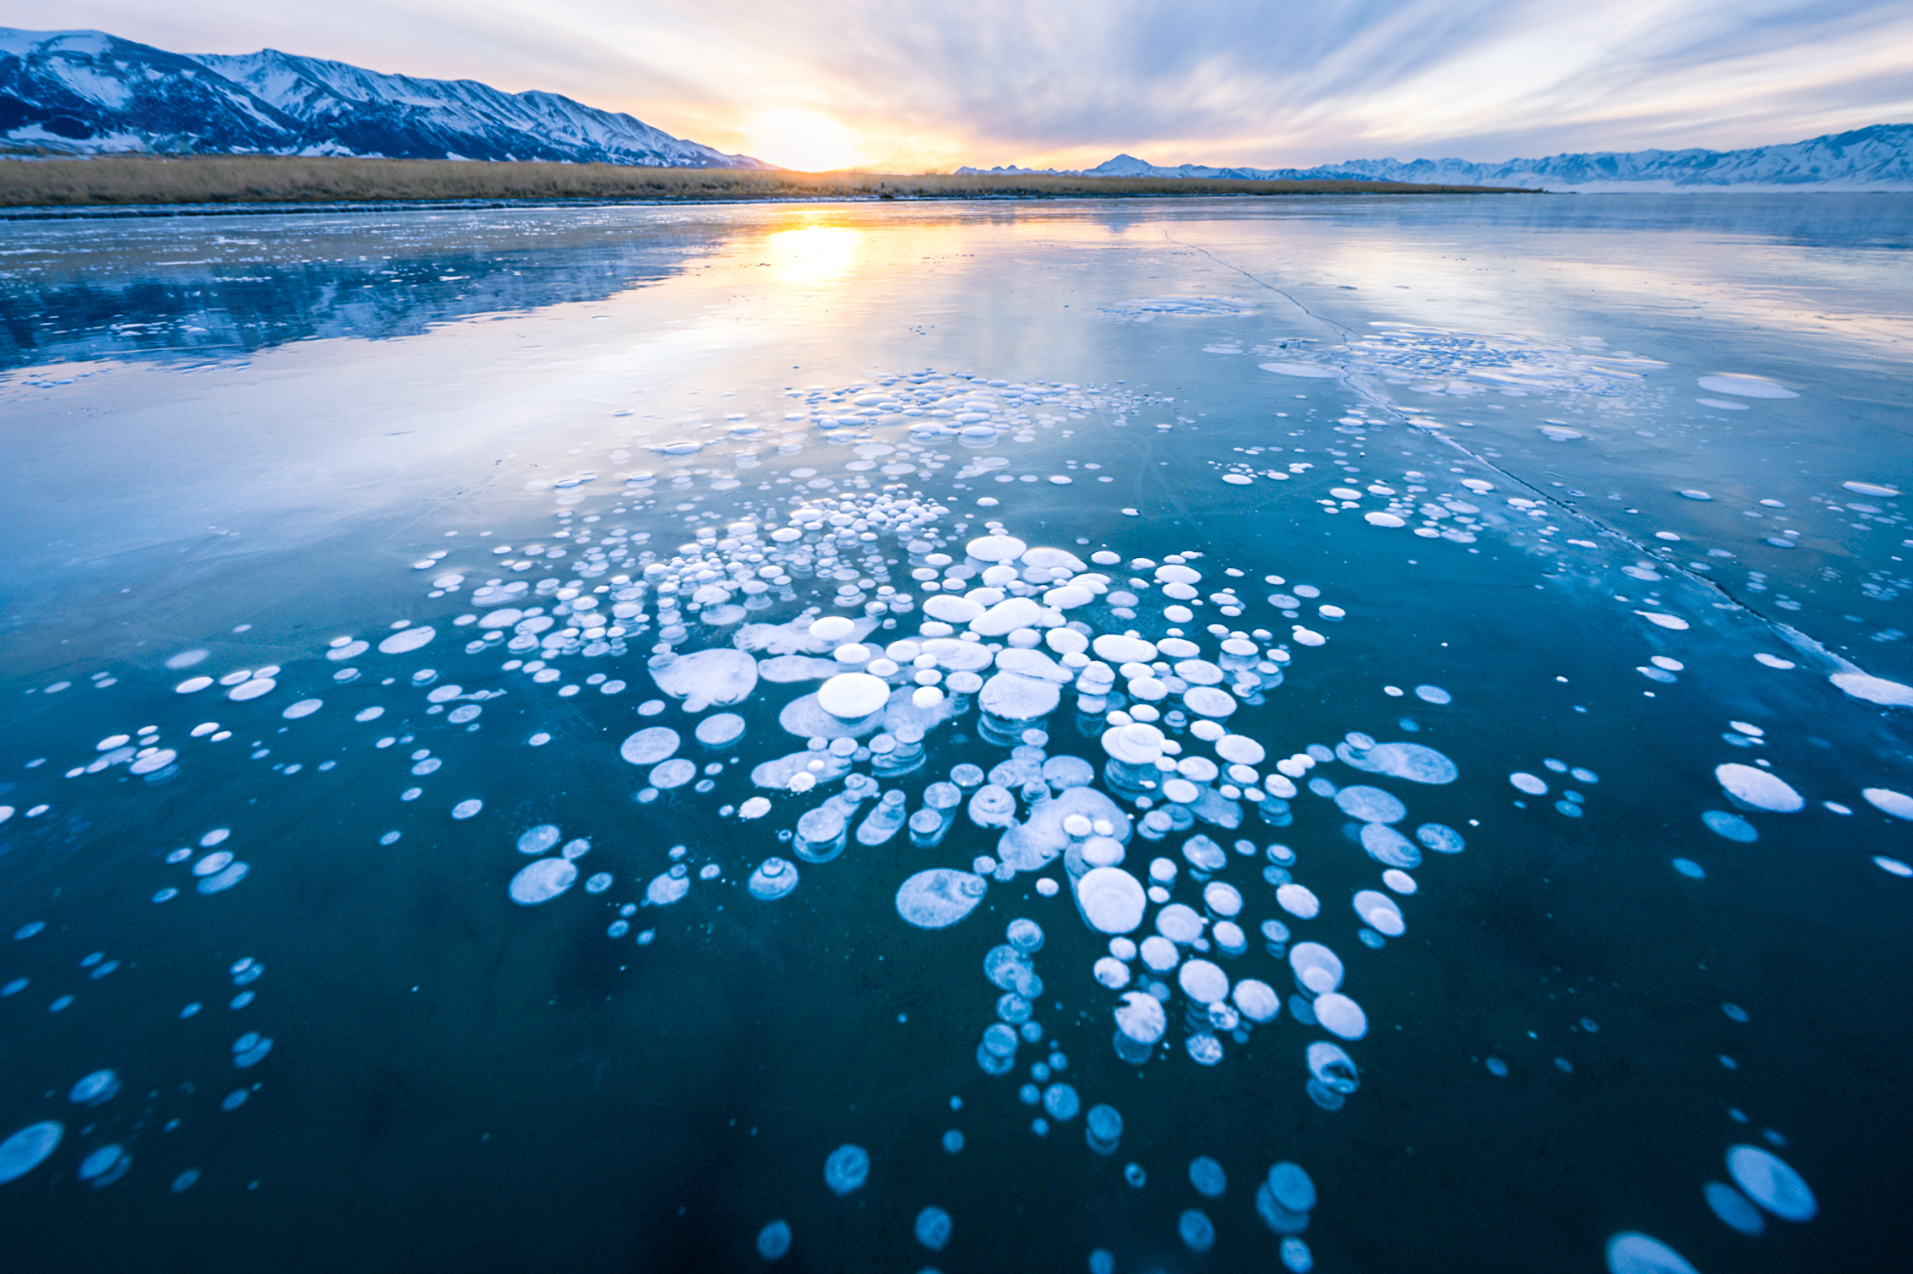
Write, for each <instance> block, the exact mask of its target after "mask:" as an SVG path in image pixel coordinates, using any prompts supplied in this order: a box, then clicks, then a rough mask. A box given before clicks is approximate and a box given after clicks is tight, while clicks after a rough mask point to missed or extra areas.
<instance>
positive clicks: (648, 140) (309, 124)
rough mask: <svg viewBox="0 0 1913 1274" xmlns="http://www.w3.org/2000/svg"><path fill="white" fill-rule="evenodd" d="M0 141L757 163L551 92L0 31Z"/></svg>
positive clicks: (116, 147)
mask: <svg viewBox="0 0 1913 1274" xmlns="http://www.w3.org/2000/svg"><path fill="white" fill-rule="evenodd" d="M0 138H4V141H3V142H0V146H4V145H5V143H12V144H13V147H14V148H16V149H21V148H28V147H31V148H35V149H39V150H49V151H56V152H63V153H73V154H98V153H110V152H136V151H167V152H200V153H266V154H279V155H288V154H301V155H383V156H387V157H391V158H401V159H477V160H494V159H498V160H503V159H541V160H556V161H561V162H569V163H612V164H636V165H642V166H646V167H673V168H768V167H770V166H771V165H768V164H765V163H763V162H762V161H761V160H756V159H751V158H749V157H747V156H743V155H727V154H724V153H723V152H721V151H718V150H713V149H712V148H711V147H709V146H704V145H700V144H699V143H697V142H692V141H685V140H682V139H680V138H676V137H673V136H671V135H670V134H669V133H665V132H662V131H661V130H659V129H656V128H653V127H651V126H650V125H649V124H646V123H644V122H643V121H642V120H638V119H634V118H633V117H631V116H629V115H624V114H618V113H614V112H611V111H601V110H597V109H594V108H592V107H589V106H585V105H583V104H581V103H579V102H574V101H572V100H571V99H570V98H568V97H561V96H559V95H558V94H556V93H540V92H528V93H505V92H501V91H500V90H498V89H495V88H492V87H491V86H490V85H487V84H480V83H478V82H477V81H476V80H427V79H418V78H415V77H413V76H406V75H384V74H380V73H379V72H376V71H368V70H365V69H363V68H361V67H356V66H350V65H348V64H346V63H344V62H331V61H326V60H323V59H320V58H305V57H297V56H295V55H293V54H289V53H280V52H278V51H277V50H274V49H265V50H262V51H260V52H258V53H247V54H240V55H236V56H234V55H218V54H208V55H203V56H190V55H186V54H179V53H169V52H166V51H165V50H163V49H156V48H153V47H151V46H150V45H145V44H136V43H134V42H133V41H131V40H122V39H120V38H118V37H117V36H112V35H107V34H105V33H103V32H99V31H19V30H14V29H10V28H0Z"/></svg>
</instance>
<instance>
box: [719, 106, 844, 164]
mask: <svg viewBox="0 0 1913 1274" xmlns="http://www.w3.org/2000/svg"><path fill="white" fill-rule="evenodd" d="M739 131H740V132H741V133H742V134H743V136H744V138H745V146H744V148H745V150H746V151H747V152H748V153H749V154H752V155H755V156H756V157H757V158H759V159H766V160H769V161H770V162H771V163H773V164H777V165H778V166H780V167H783V168H795V169H797V170H798V171H799V172H813V173H815V172H827V171H829V170H831V169H833V168H850V167H854V166H856V165H858V164H861V163H864V162H866V161H867V160H868V158H869V157H868V155H867V154H866V153H865V147H864V144H863V138H862V136H861V135H860V134H858V133H857V132H856V131H855V130H854V129H852V128H850V127H849V126H848V125H846V124H845V123H843V121H841V120H839V119H837V118H836V117H835V116H832V115H826V114H824V113H823V112H822V111H813V110H805V109H802V108H798V107H778V108H776V109H774V110H768V111H763V112H761V113H759V114H758V115H755V116H753V117H752V119H751V121H750V123H749V124H747V125H746V126H745V127H744V128H742V129H740V130H739Z"/></svg>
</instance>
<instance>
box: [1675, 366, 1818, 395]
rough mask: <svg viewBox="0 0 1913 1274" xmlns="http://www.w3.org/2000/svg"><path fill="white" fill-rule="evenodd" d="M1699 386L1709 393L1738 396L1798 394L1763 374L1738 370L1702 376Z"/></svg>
mask: <svg viewBox="0 0 1913 1274" xmlns="http://www.w3.org/2000/svg"><path fill="white" fill-rule="evenodd" d="M1700 387H1701V388H1702V389H1704V390H1706V391H1707V392H1708V393H1711V394H1733V395H1735V396H1736V397H1740V398H1798V397H1800V395H1799V394H1796V393H1794V392H1793V390H1791V389H1788V388H1787V387H1786V386H1784V385H1781V384H1778V383H1776V382H1774V381H1771V380H1768V379H1767V378H1766V377H1765V376H1748V375H1744V374H1743V373H1740V372H1723V373H1721V374H1720V375H1717V376H1703V377H1701V378H1700Z"/></svg>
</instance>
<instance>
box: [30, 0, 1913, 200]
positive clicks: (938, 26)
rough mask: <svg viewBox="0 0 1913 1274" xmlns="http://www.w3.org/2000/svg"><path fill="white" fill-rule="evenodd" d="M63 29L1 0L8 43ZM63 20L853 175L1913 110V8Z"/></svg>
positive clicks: (215, 10)
mask: <svg viewBox="0 0 1913 1274" xmlns="http://www.w3.org/2000/svg"><path fill="white" fill-rule="evenodd" d="M44 13H45V10H44V8H43V7H41V6H28V5H26V4H24V3H21V2H20V0H0V23H4V24H9V25H21V26H43V25H45V17H44ZM59 16H60V21H61V23H62V24H63V25H67V26H95V27H99V28H101V29H104V30H109V31H112V32H114V33H115V34H118V35H123V36H126V37H128V38H131V39H137V40H143V41H145V42H147V43H152V44H158V45H160V46H161V47H165V48H172V49H179V50H184V51H216V52H243V51H249V50H251V49H254V48H258V47H261V46H263V45H272V46H274V47H278V48H282V49H286V50H288V51H290V52H296V53H305V54H310V55H314V56H323V57H335V58H339V59H341V60H345V61H350V62H355V63H358V64H360V65H366V66H371V67H374V68H377V69H384V70H395V71H396V70H402V71H405V72H408V73H411V74H416V75H428V76H439V77H446V78H472V79H480V80H485V81H486V82H488V83H493V84H496V85H498V86H499V87H501V88H508V89H525V88H545V89H550V90H553V91H556V92H561V93H566V94H568V95H570V96H572V97H576V98H578V99H580V100H582V101H585V102H589V103H591V104H592V105H596V106H604V107H608V108H612V109H620V110H629V111H631V112H632V113H633V114H636V115H638V116H639V117H640V118H642V119H645V120H646V121H647V122H650V123H654V124H656V125H658V126H659V127H662V128H665V129H667V130H669V131H672V132H677V133H680V134H685V135H689V136H692V137H695V138H697V139H698V140H700V141H704V142H708V143H710V144H713V145H718V146H722V147H724V148H725V149H743V150H746V151H750V150H752V149H753V140H752V138H753V129H754V128H755V129H756V130H757V132H758V134H759V135H761V137H762V138H763V139H764V140H767V141H770V140H774V139H775V138H777V137H783V138H785V141H784V142H783V143H782V144H785V145H795V143H794V142H792V141H791V140H789V138H790V129H791V121H792V120H796V119H804V118H810V119H820V120H822V119H827V120H834V121H837V122H838V123H839V124H841V125H842V126H843V127H844V128H846V129H848V130H849V132H850V133H851V134H853V135H854V137H855V140H854V142H844V143H842V145H843V146H844V147H845V148H846V154H847V157H848V158H849V159H851V160H853V161H861V162H865V163H872V164H876V163H882V164H887V165H895V166H903V167H909V166H930V165H948V164H952V163H960V162H981V163H999V162H1010V161H1014V162H1021V163H1031V162H1036V163H1043V162H1049V161H1055V160H1063V161H1066V162H1092V163H1093V162H1096V161H1097V160H1100V159H1102V158H1106V157H1107V156H1108V155H1109V154H1111V153H1113V152H1115V151H1117V150H1130V151H1133V152H1136V153H1139V154H1143V155H1145V156H1146V157H1148V158H1150V159H1152V160H1153V161H1155V162H1158V163H1174V162H1182V161H1192V162H1234V163H1254V164H1267V165H1304V164H1312V163H1318V162H1325V161H1333V160H1336V159H1346V158H1357V157H1375V156H1378V155H1380V154H1382V153H1384V152H1386V153H1392V154H1395V155H1397V156H1399V157H1403V158H1408V157H1412V156H1421V155H1429V156H1434V155H1453V156H1456V157H1459V158H1465V159H1505V158H1509V157H1511V156H1513V155H1517V154H1522V155H1534V154H1546V153H1551V152H1556V151H1560V150H1566V149H1611V150H1626V149H1635V148H1639V147H1644V146H1654V145H1660V146H1666V147H1676V146H1691V145H1705V146H1713V147H1717V148H1726V147H1732V146H1737V145H1757V144H1763V143H1768V142H1778V141H1792V140H1798V139H1799V138H1802V137H1805V136H1809V135H1812V134H1814V133H1818V132H1826V131H1831V130H1836V129H1840V128H1845V127H1856V126H1860V125H1863V124H1867V123H1875V122H1881V121H1885V120H1900V119H1908V118H1913V10H1909V8H1908V7H1907V5H1906V4H1905V3H1904V0H1812V2H1811V3H1809V2H1806V0H1606V2H1605V3H1603V4H1600V5H1584V6H1578V7H1577V6H1570V5H1563V4H1560V3H1559V0H1338V2H1330V3H1324V2H1323V0H1207V2H1206V3H1191V2H1190V0H806V3H803V4H792V3H790V2H789V0H700V2H698V3H691V2H688V0H635V2H633V0H539V2H538V3H535V4H534V3H532V2H531V0H456V2H455V0H332V2H331V3H330V4H328V6H327V8H326V17H325V21H324V22H322V23H321V22H318V21H315V20H314V19H313V17H312V10H311V9H310V7H309V6H307V5H303V4H299V5H294V4H291V3H287V2H286V0H245V2H243V3H242V2H241V0H198V2H197V3H195V4H194V5H192V6H189V7H187V6H182V7H179V8H177V9H175V10H171V11H168V10H166V9H156V8H155V7H154V6H152V5H150V4H148V3H144V0H67V2H66V3H63V4H62V5H61V7H60V15H59ZM819 127H820V129H821V128H822V125H821V124H820V125H819ZM810 149H811V150H812V151H814V152H816V153H823V152H822V151H821V150H819V149H818V148H817V147H811V148H810ZM826 149H827V148H826ZM850 152H856V153H850ZM765 157H766V158H770V159H772V160H776V159H777V158H778V156H777V155H776V154H775V153H771V154H767V155H766V156H765Z"/></svg>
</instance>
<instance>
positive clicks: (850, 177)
mask: <svg viewBox="0 0 1913 1274" xmlns="http://www.w3.org/2000/svg"><path fill="white" fill-rule="evenodd" d="M1489 189H1490V188H1489V187H1484V186H1414V185H1404V184H1401V183H1397V182H1375V181H1210V180H1204V179H1200V178H1195V179H1161V178H1141V177H1043V176H1000V177H999V176H974V177H972V176H952V175H949V174H943V173H928V174H924V175H921V176H890V175H885V174H881V173H797V172H753V171H746V170H739V169H728V168H633V167H627V166H624V165H618V164H535V163H524V164H518V163H461V162H457V161H453V160H442V159H341V158H305V157H300V156H277V155H194V156H186V157H162V156H157V155H128V156H113V157H103V158H97V159H50V160H32V161H13V162H0V207H10V208H20V207H80V206H87V205H112V204H206V203H214V204H217V203H334V202H359V201H367V202H372V201H380V200H404V201H422V200H437V199H445V200H453V199H460V200H471V199H476V200H487V199H589V200H597V199H644V200H657V199H668V200H695V201H699V202H710V201H722V200H750V199H884V198H893V199H990V198H1025V199H1028V198H1052V199H1062V198H1072V199H1073V198H1097V197H1122V196H1140V195H1183V196H1189V195H1347V194H1476V193H1482V192H1484V191H1487V190H1489ZM1521 193H1532V192H1521Z"/></svg>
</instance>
